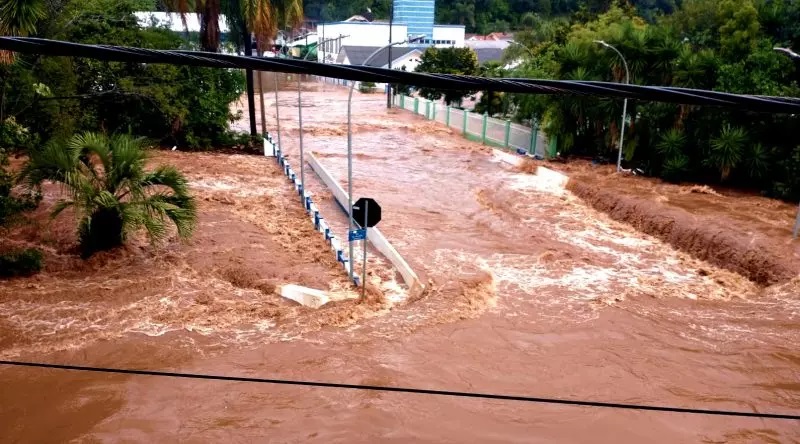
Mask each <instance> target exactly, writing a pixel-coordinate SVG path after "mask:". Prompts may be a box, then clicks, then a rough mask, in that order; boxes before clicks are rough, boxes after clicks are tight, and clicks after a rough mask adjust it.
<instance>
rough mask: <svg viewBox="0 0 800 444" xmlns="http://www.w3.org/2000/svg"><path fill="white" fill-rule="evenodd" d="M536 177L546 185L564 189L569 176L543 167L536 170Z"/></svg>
mask: <svg viewBox="0 0 800 444" xmlns="http://www.w3.org/2000/svg"><path fill="white" fill-rule="evenodd" d="M536 175H537V176H538V177H539V178H540V179H541V180H542V181H544V182H545V183H547V184H548V185H550V186H554V187H558V188H566V186H567V183H568V182H569V176H567V175H566V174H564V173H559V172H558V171H555V170H551V169H550V168H547V167H543V166H539V167H537V168H536Z"/></svg>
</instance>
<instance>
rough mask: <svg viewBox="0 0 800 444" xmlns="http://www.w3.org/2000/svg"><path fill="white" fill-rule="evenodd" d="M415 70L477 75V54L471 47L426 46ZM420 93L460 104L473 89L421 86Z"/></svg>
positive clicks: (449, 102) (430, 97)
mask: <svg viewBox="0 0 800 444" xmlns="http://www.w3.org/2000/svg"><path fill="white" fill-rule="evenodd" d="M416 71H417V72H435V73H441V74H460V75H478V73H479V66H478V56H477V55H476V54H475V51H473V50H472V49H471V48H434V47H431V48H428V49H426V50H425V52H424V53H423V54H422V57H420V64H419V65H417V69H416ZM419 92H420V95H421V96H423V97H425V98H427V99H430V100H439V99H443V100H444V101H445V102H446V103H448V104H460V103H461V100H462V99H463V98H464V97H465V96H467V95H468V94H472V93H474V91H452V90H439V89H430V88H421V89H420V90H419Z"/></svg>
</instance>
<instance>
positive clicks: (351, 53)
mask: <svg viewBox="0 0 800 444" xmlns="http://www.w3.org/2000/svg"><path fill="white" fill-rule="evenodd" d="M378 48H380V46H347V45H345V46H342V49H341V50H340V51H339V56H338V57H337V58H336V62H337V63H342V62H343V61H344V58H345V55H346V56H347V60H348V61H349V62H350V64H351V65H363V64H364V62H365V61H366V60H367V57H369V56H370V54H372V53H373V52H375V50H377V49H378ZM414 51H419V48H414V47H410V46H395V47H393V48H392V62H394V61H395V60H397V59H399V58H402V57H405V56H406V55H408V54H410V53H412V52H414ZM388 57H389V50H388V48H383V49H381V51H380V52H378V54H376V55H375V57H374V58H373V59H372V61H370V62H369V65H368V66H372V67H376V68H380V67H382V66H385V65H386V62H387V59H388Z"/></svg>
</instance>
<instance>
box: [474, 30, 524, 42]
mask: <svg viewBox="0 0 800 444" xmlns="http://www.w3.org/2000/svg"><path fill="white" fill-rule="evenodd" d="M466 38H467V40H472V41H498V40H510V39H513V38H514V34H511V33H508V32H493V33H491V34H486V35H480V34H468V35H467V36H466Z"/></svg>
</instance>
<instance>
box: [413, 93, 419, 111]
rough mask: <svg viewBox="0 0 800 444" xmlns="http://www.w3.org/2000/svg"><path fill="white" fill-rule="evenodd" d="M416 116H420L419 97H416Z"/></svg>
mask: <svg viewBox="0 0 800 444" xmlns="http://www.w3.org/2000/svg"><path fill="white" fill-rule="evenodd" d="M414 114H419V97H414Z"/></svg>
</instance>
